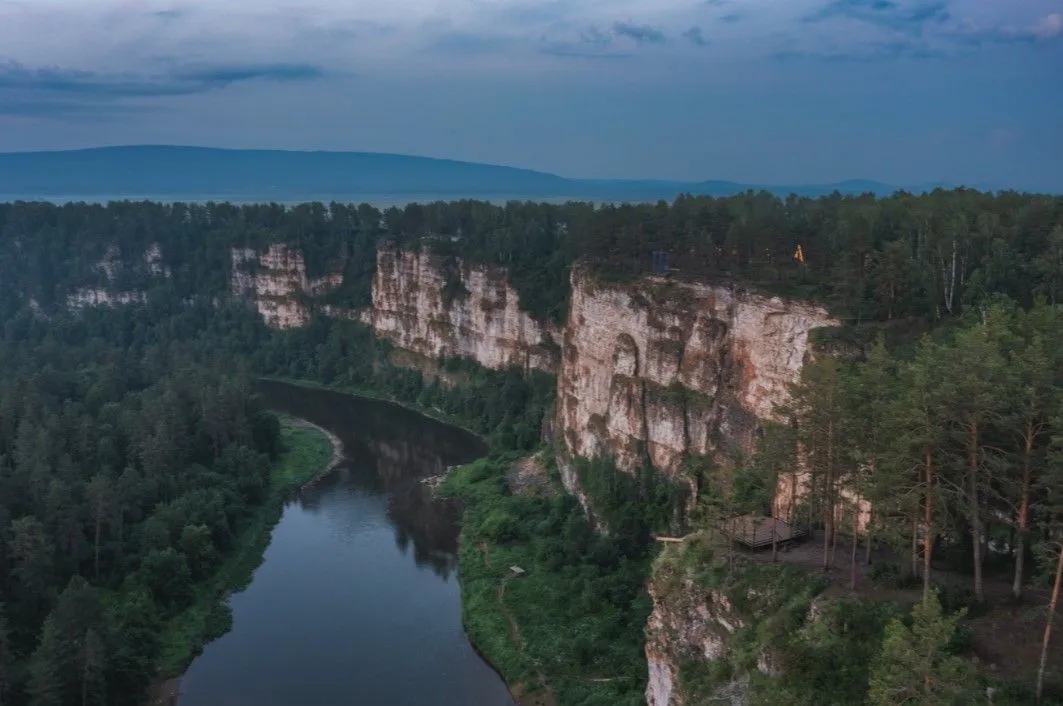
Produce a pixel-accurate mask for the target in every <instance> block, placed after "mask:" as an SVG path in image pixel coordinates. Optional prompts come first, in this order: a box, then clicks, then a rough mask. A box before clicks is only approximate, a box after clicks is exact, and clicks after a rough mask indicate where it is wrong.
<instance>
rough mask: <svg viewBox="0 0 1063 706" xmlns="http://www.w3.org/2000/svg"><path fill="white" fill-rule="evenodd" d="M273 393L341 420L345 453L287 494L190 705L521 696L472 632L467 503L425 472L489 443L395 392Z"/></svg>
mask: <svg viewBox="0 0 1063 706" xmlns="http://www.w3.org/2000/svg"><path fill="white" fill-rule="evenodd" d="M262 393H263V394H264V396H265V397H266V401H267V403H268V404H269V406H270V407H271V408H273V409H275V410H277V411H280V412H286V413H288V414H291V415H293V416H296V417H301V418H303V419H306V420H307V421H310V422H312V423H314V424H317V425H319V426H321V427H324V428H325V429H328V430H330V431H332V432H333V433H334V434H335V435H336V436H337V437H339V438H340V440H341V441H342V442H343V445H344V460H343V461H342V463H340V464H339V466H338V467H337V468H336V470H335V471H334V472H333V473H332V474H330V475H329V476H328V477H326V478H325V479H323V480H322V481H321V482H319V483H317V484H316V485H314V486H313V487H312V488H310V489H307V490H304V491H303V492H302V493H300V494H299V496H298V497H297V498H295V499H294V500H293V501H291V502H290V503H289V504H288V505H287V507H286V508H285V510H284V515H283V517H282V519H281V521H280V523H279V524H278V525H277V527H276V528H275V529H274V531H273V539H272V542H271V543H270V545H269V548H268V549H267V550H266V553H265V558H264V562H263V564H262V566H261V567H259V569H258V570H257V571H256V572H255V575H254V579H253V580H252V582H251V585H250V586H249V587H248V588H247V590H245V591H243V592H241V593H238V594H235V595H233V596H232V597H231V598H230V601H229V604H230V606H231V607H232V612H233V629H232V630H231V631H230V632H229V633H227V634H226V635H225V636H223V637H222V638H220V639H218V640H216V641H214V642H212V643H211V644H209V645H207V647H206V649H204V651H203V654H202V655H200V656H199V657H198V658H197V659H196V660H195V661H194V662H193V663H192V665H191V667H190V668H189V669H188V672H187V674H186V675H185V677H184V680H183V682H182V685H181V697H180V701H179V704H180V706H406V705H409V706H414V705H416V706H511V705H512V704H513V701H512V699H511V698H510V696H509V694H508V692H507V690H506V687H505V684H503V682H502V680H501V679H500V678H499V677H498V675H497V674H496V673H495V672H494V671H493V670H492V669H491V668H490V666H488V665H487V664H486V663H485V662H484V661H483V660H482V659H480V657H479V656H478V655H477V654H476V652H475V651H474V650H473V649H472V647H471V645H470V644H469V641H468V639H467V638H466V637H465V633H464V631H463V630H462V625H461V597H460V590H459V586H458V578H457V538H458V520H459V513H458V511H457V508H456V507H454V506H453V505H452V504H449V503H445V502H440V501H438V500H435V499H433V498H432V497H431V492H430V490H429V489H428V487H427V486H425V485H424V484H421V483H419V482H418V480H419V479H420V478H423V477H425V476H429V475H435V474H438V473H442V472H443V471H444V469H445V468H446V467H447V466H448V465H452V464H456V463H463V462H467V461H469V460H472V459H474V458H476V457H477V456H479V455H482V454H483V453H484V451H485V449H484V445H483V442H482V441H481V440H479V439H478V438H477V437H475V436H473V435H471V434H468V433H467V432H465V431H463V430H461V429H457V428H454V427H451V426H448V425H445V424H442V423H439V422H436V421H433V420H431V419H428V418H426V417H423V416H421V415H418V414H416V413H414V412H410V411H408V410H405V409H403V408H401V407H397V406H395V405H391V404H388V403H384V402H376V401H372V400H365V399H361V398H356V397H352V396H349V395H343V394H339V393H335V392H330V391H325V390H314V389H308V388H302V387H297V386H293V385H287V384H284V383H276V382H264V383H262Z"/></svg>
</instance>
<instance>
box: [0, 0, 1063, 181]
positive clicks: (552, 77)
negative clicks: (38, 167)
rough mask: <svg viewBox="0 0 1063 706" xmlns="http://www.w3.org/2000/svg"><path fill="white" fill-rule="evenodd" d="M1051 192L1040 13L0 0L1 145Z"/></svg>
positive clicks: (906, 0)
mask: <svg viewBox="0 0 1063 706" xmlns="http://www.w3.org/2000/svg"><path fill="white" fill-rule="evenodd" d="M123 144H182V145H205V146H214V147H232V148H245V147H246V148H252V147H253V148H278V149H299V150H303V149H315V150H316V149H324V150H357V151H372V152H396V153H403V154H417V155H425V156H432V157H445V158H452V159H462V160H469V161H478V162H489V163H494V164H507V165H513V166H520V167H527V168H532V169H540V170H544V171H549V172H553V173H557V174H562V175H564V176H570V177H598V178H663V179H683V180H701V179H729V180H734V181H741V182H746V183H759V184H809V183H824V182H830V181H837V180H841V179H850V178H868V179H877V180H880V181H884V182H887V183H890V184H895V185H918V184H924V183H927V182H946V183H950V184H970V185H991V186H994V187H1007V188H1020V189H1035V190H1045V191H1056V192H1063V159H1061V156H1063V0H256V1H254V2H248V1H245V0H225V1H222V0H0V151H24V150H39V149H68V148H80V147H94V146H105V145H123Z"/></svg>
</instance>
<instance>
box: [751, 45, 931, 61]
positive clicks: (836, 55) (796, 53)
mask: <svg viewBox="0 0 1063 706" xmlns="http://www.w3.org/2000/svg"><path fill="white" fill-rule="evenodd" d="M947 56H948V54H947V53H946V52H944V51H941V50H938V49H934V48H932V47H930V46H928V45H927V44H925V43H923V42H918V41H911V40H897V41H885V42H868V43H865V44H863V45H861V46H859V47H855V48H852V49H832V50H798V49H787V50H783V51H777V52H775V53H774V54H772V58H773V59H775V60H776V61H783V62H789V61H814V62H821V63H828V64H844V63H865V64H866V63H875V62H892V61H897V60H898V59H941V58H945V57H947Z"/></svg>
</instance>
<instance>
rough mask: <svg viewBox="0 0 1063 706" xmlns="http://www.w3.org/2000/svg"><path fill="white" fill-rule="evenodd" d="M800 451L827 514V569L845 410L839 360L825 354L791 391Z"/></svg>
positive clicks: (840, 470) (841, 469) (840, 469)
mask: <svg viewBox="0 0 1063 706" xmlns="http://www.w3.org/2000/svg"><path fill="white" fill-rule="evenodd" d="M791 405H792V407H791V408H792V410H793V413H794V417H795V419H796V421H797V438H798V443H799V444H800V452H801V453H802V454H803V456H804V461H805V464H806V467H807V469H808V473H809V475H810V489H811V491H812V494H813V498H814V500H815V502H817V503H818V505H819V508H820V510H821V511H822V517H823V570H824V571H827V570H828V569H830V567H831V565H832V564H833V562H832V556H831V554H832V551H831V547H832V543H833V541H834V540H835V533H836V531H837V528H836V526H835V525H836V522H835V519H836V516H837V508H838V490H839V487H840V485H841V480H842V476H843V474H844V471H845V470H846V469H845V466H844V465H843V463H844V459H843V441H844V427H845V411H844V406H843V391H842V387H841V380H840V371H839V363H838V361H837V360H835V359H834V358H829V357H827V358H822V359H820V360H817V361H815V362H814V363H810V364H809V365H806V366H805V367H804V369H803V370H802V371H801V380H800V382H799V384H797V385H795V386H794V387H793V389H792V392H791Z"/></svg>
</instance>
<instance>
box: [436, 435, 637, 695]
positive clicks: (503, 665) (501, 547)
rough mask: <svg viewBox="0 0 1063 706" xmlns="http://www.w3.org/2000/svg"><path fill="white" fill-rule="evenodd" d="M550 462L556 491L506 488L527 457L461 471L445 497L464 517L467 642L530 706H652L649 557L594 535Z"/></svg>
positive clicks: (548, 458) (495, 459)
mask: <svg viewBox="0 0 1063 706" xmlns="http://www.w3.org/2000/svg"><path fill="white" fill-rule="evenodd" d="M552 458H553V456H552V454H551V453H550V452H549V450H548V449H546V450H544V451H543V452H542V461H543V464H542V465H543V466H544V467H545V468H546V469H548V470H547V471H546V473H545V475H546V477H547V478H544V479H543V482H544V484H549V485H550V487H549V488H543V487H541V486H540V485H538V484H526V486H525V487H522V488H519V489H514V490H512V491H511V490H510V489H509V488H507V482H506V479H507V476H508V475H510V472H511V471H512V470H513V469H514V466H515V465H516V464H518V463H519V461H520V454H517V453H509V454H499V455H495V456H491V457H489V458H484V459H481V460H479V461H475V462H473V463H471V464H468V465H466V466H462V467H461V468H459V469H457V470H456V471H455V472H454V473H452V474H450V475H449V476H448V477H447V479H446V480H445V481H444V483H443V484H442V486H441V487H440V490H439V492H440V494H441V495H444V496H447V497H452V498H456V499H459V500H460V501H461V502H462V503H463V504H464V507H465V510H464V515H463V519H462V531H461V541H460V546H459V559H458V576H459V582H460V584H461V596H462V616H463V620H464V623H465V629H466V633H467V635H468V637H469V640H470V641H471V642H472V643H473V645H474V646H475V649H476V650H477V652H478V653H479V654H480V655H481V656H482V657H483V658H484V659H485V660H486V661H487V662H488V663H489V664H491V665H492V666H493V667H494V668H495V670H496V671H497V672H498V673H499V674H500V675H501V676H502V679H503V680H504V681H505V682H506V684H507V685H508V686H509V689H510V693H511V694H512V695H513V696H514V698H515V699H516V700H517V701H518V703H519V704H521V706H527V705H532V704H542V705H547V704H553V703H581V704H587V705H588V706H590V705H592V704H593V705H598V704H600V705H601V706H622V705H627V706H634V705H635V704H642V703H644V690H645V683H646V676H645V675H646V674H647V669H646V662H645V656H644V653H643V650H642V644H643V643H642V626H643V625H644V624H645V618H646V617H647V616H648V614H649V608H650V603H649V597H648V595H647V594H646V592H645V579H646V576H647V574H648V558H647V557H643V558H641V559H638V560H633V559H629V558H625V557H624V554H623V551H622V548H621V547H620V546H618V545H617V544H616V542H615V541H614V540H613V539H610V538H608V537H602V536H600V535H598V534H596V533H595V532H594V530H593V529H592V528H591V526H590V525H589V523H588V522H587V520H586V517H585V516H584V515H583V512H582V510H581V509H580V507H579V504H578V502H576V501H575V499H573V498H572V497H571V496H569V495H567V494H565V493H563V492H560V491H559V490H558V489H557V488H555V487H554V486H559V485H560V484H559V481H558V480H557V477H556V476H557V474H556V469H553V468H551V466H552ZM544 490H546V491H548V492H543V491H544ZM555 490H557V491H558V492H554V491H555ZM513 567H517V568H519V571H518V570H515V569H514V568H513Z"/></svg>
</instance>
